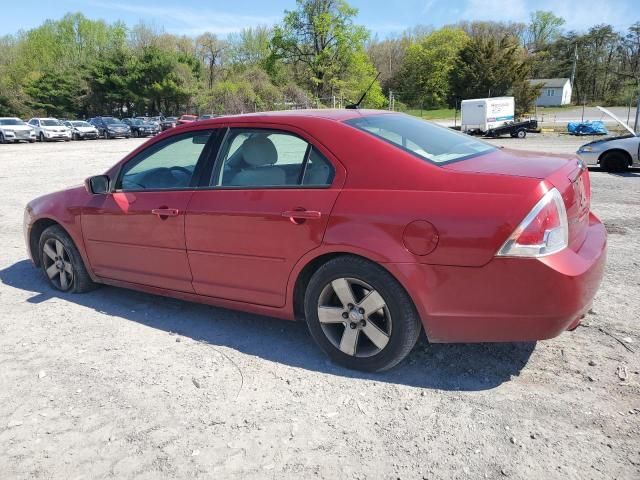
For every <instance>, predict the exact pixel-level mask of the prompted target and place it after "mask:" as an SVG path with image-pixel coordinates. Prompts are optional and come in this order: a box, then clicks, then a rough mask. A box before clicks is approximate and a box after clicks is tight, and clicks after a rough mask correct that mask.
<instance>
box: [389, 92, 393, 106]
mask: <svg viewBox="0 0 640 480" xmlns="http://www.w3.org/2000/svg"><path fill="white" fill-rule="evenodd" d="M392 103H393V92H392V91H391V90H389V111H391V110H393V107H392Z"/></svg>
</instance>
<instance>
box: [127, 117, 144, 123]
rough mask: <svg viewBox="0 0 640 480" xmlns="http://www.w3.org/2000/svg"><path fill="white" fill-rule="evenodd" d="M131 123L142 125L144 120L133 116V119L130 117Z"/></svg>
mask: <svg viewBox="0 0 640 480" xmlns="http://www.w3.org/2000/svg"><path fill="white" fill-rule="evenodd" d="M129 123H130V124H131V125H142V124H143V123H144V122H143V121H142V120H140V119H139V118H131V119H129Z"/></svg>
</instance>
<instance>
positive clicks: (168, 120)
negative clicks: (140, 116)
mask: <svg viewBox="0 0 640 480" xmlns="http://www.w3.org/2000/svg"><path fill="white" fill-rule="evenodd" d="M165 120H166V121H167V122H175V121H176V120H177V119H176V117H167V118H165Z"/></svg>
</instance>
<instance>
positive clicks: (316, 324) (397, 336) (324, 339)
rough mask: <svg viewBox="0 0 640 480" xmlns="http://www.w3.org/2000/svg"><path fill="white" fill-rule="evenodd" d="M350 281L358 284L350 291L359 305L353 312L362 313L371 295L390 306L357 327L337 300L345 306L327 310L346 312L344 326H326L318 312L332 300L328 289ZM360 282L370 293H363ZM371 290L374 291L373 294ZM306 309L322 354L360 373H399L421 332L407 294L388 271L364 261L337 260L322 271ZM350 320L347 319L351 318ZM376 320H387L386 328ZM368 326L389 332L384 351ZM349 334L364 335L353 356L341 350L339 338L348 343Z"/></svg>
mask: <svg viewBox="0 0 640 480" xmlns="http://www.w3.org/2000/svg"><path fill="white" fill-rule="evenodd" d="M346 279H349V281H353V282H354V284H352V286H350V287H349V291H350V292H351V294H352V295H353V297H354V299H355V300H356V301H357V303H356V304H355V306H354V307H353V309H355V310H358V308H357V307H358V306H359V305H360V304H361V303H362V305H364V298H366V295H367V293H371V292H373V293H376V292H377V293H378V294H379V296H380V297H381V298H382V300H383V302H384V306H383V307H382V308H380V309H379V310H377V311H375V312H372V313H371V314H369V313H366V314H365V311H364V310H360V313H361V314H365V315H366V317H360V320H357V322H358V323H355V322H352V320H351V317H350V316H349V314H348V313H347V312H346V311H342V310H341V309H342V308H343V307H344V302H341V301H340V300H339V298H338V297H337V295H335V296H334V297H333V301H335V300H336V299H337V302H338V303H337V304H338V305H341V306H338V307H325V308H329V309H331V308H333V309H334V310H335V311H336V312H338V311H340V312H342V313H338V315H341V316H342V318H345V320H344V324H342V323H340V322H341V321H342V320H339V322H334V323H321V322H320V319H319V313H318V310H319V307H320V306H321V304H323V303H324V302H325V301H326V299H327V298H328V297H327V296H326V292H327V288H329V287H331V286H332V285H333V282H334V280H337V281H342V280H346ZM360 282H361V283H363V284H365V285H366V287H363V286H362V285H361V284H360ZM356 286H357V289H360V290H361V291H362V292H363V293H362V294H363V295H365V297H363V298H361V299H360V300H359V301H358V298H357V295H356V293H355V290H356ZM367 288H370V289H369V290H367ZM304 309H305V317H306V321H307V325H308V327H309V332H310V333H311V336H312V337H313V339H314V340H315V341H316V343H317V344H318V345H319V346H320V348H321V349H322V350H324V351H325V353H327V355H329V357H330V358H331V359H332V360H333V361H334V362H336V363H338V364H340V365H343V366H345V367H347V368H351V369H354V370H363V371H368V372H380V371H383V370H387V369H389V368H392V367H394V366H395V365H397V364H398V363H400V362H401V361H402V360H403V359H404V358H405V357H406V356H407V355H408V354H409V352H410V351H411V349H412V348H413V347H414V346H415V344H416V342H417V340H418V337H419V335H420V331H421V323H420V319H419V316H418V313H417V311H416V309H415V306H414V305H413V302H412V300H411V298H410V297H409V295H408V294H407V292H406V291H405V290H404V288H403V287H402V286H401V285H400V284H399V283H398V281H397V280H396V279H395V278H393V276H392V275H391V274H390V273H389V272H387V271H386V270H385V269H384V268H382V267H380V266H379V265H377V264H375V263H373V262H370V261H368V260H365V259H363V258H360V257H353V256H344V257H337V258H335V259H333V260H330V261H328V262H327V263H325V264H324V265H322V266H321V267H320V268H319V269H318V270H317V271H316V272H315V273H314V274H313V276H312V277H311V280H310V281H309V284H308V285H307V289H306V291H305V298H304ZM356 313H357V312H356ZM345 315H347V316H346V317H345ZM374 316H377V317H379V318H380V319H382V321H383V322H384V324H380V323H378V320H377V319H376V318H375V317H374ZM368 323H373V324H374V326H376V327H378V328H377V330H378V331H383V330H384V332H383V333H384V335H385V337H384V338H385V339H386V343H385V344H384V346H383V347H382V348H379V347H378V346H376V345H375V344H374V343H373V341H371V340H370V339H371V338H372V337H371V336H369V334H366V335H365V330H366V328H370V326H369V325H368ZM323 325H324V326H323ZM354 325H356V326H354ZM365 325H366V328H365ZM349 328H351V330H356V329H357V330H358V333H356V334H355V335H356V336H355V343H354V347H353V350H354V353H353V354H350V353H345V352H344V351H343V350H341V349H340V348H339V347H340V346H341V345H342V343H340V345H336V337H341V338H342V340H341V341H343V340H344V337H345V332H347V331H348V330H349ZM330 329H335V330H330ZM334 332H335V333H334ZM361 332H362V333H361ZM359 349H360V352H361V353H360V354H358V351H359Z"/></svg>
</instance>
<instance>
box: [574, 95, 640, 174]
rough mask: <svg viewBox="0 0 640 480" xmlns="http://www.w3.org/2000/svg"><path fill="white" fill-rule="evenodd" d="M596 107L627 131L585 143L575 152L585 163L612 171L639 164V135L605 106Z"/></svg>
mask: <svg viewBox="0 0 640 480" xmlns="http://www.w3.org/2000/svg"><path fill="white" fill-rule="evenodd" d="M598 108H599V109H600V110H602V112H603V113H605V114H606V115H609V116H610V117H611V118H613V119H614V120H615V121H616V122H618V124H619V125H621V126H622V128H624V129H625V130H626V131H627V132H628V133H627V134H626V135H621V136H617V137H605V138H600V139H598V140H594V141H593V142H589V143H586V144H584V145H582V146H581V147H580V148H579V149H578V151H577V152H576V153H577V154H578V156H579V157H580V158H581V159H582V160H583V161H584V162H585V163H586V164H587V165H600V166H601V167H602V168H603V169H605V170H608V171H612V172H620V171H623V170H626V169H628V168H629V167H631V166H634V165H635V166H640V136H638V134H637V133H636V132H634V131H633V129H632V128H631V127H629V125H627V124H626V123H624V122H623V121H622V120H620V119H619V118H618V117H617V116H616V115H614V114H613V113H612V112H610V111H609V110H607V109H606V108H602V107H598Z"/></svg>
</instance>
